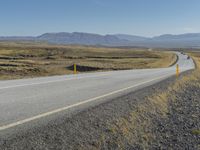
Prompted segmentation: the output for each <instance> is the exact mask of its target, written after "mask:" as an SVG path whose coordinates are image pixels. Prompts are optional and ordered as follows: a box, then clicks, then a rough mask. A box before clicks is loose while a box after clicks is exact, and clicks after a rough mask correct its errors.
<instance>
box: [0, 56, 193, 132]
mask: <svg viewBox="0 0 200 150" xmlns="http://www.w3.org/2000/svg"><path fill="white" fill-rule="evenodd" d="M177 55H178V57H179V60H178V62H177V63H178V64H179V66H180V71H181V72H184V71H187V70H190V69H193V68H194V63H193V60H192V59H189V60H188V59H187V56H186V55H182V54H180V53H177ZM175 71H176V67H175V65H174V66H172V67H169V68H159V69H138V70H126V71H110V72H101V73H99V72H98V73H85V74H78V75H66V76H55V77H44V78H35V79H22V80H12V81H0V132H3V131H5V130H10V129H13V128H16V127H19V126H21V127H22V126H24V125H26V124H27V123H29V124H31V122H35V123H36V124H37V123H38V122H39V121H40V120H45V119H46V118H48V117H49V116H51V115H55V114H59V113H64V112H66V111H69V110H71V111H73V110H75V109H79V107H80V106H83V105H84V106H89V105H91V104H97V103H99V102H102V101H104V100H106V99H108V98H110V97H114V96H117V95H120V94H125V93H126V92H128V91H129V92H130V91H133V90H136V89H139V88H143V87H145V86H148V85H151V84H154V83H156V82H159V81H161V80H163V79H166V78H168V77H170V76H172V75H175Z"/></svg>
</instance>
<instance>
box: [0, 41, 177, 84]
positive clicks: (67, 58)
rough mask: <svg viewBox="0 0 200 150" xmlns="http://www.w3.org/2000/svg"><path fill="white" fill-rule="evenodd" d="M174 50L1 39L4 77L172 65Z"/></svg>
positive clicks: (0, 67)
mask: <svg viewBox="0 0 200 150" xmlns="http://www.w3.org/2000/svg"><path fill="white" fill-rule="evenodd" d="M175 61H176V55H175V54H173V53H170V52H162V51H148V50H147V49H141V48H131V49H130V48H129V49H125V48H105V47H89V46H59V45H49V44H46V43H29V42H0V79H2V80H3V79H18V78H30V77H39V76H52V75H64V74H72V73H73V64H77V71H78V73H81V72H88V71H106V70H123V69H141V68H158V67H168V66H170V65H172V64H173V63H174V62H175Z"/></svg>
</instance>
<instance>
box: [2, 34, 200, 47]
mask: <svg viewBox="0 0 200 150" xmlns="http://www.w3.org/2000/svg"><path fill="white" fill-rule="evenodd" d="M0 41H45V42H49V43H53V44H80V45H102V46H135V47H152V48H154V47H162V48H200V33H187V34H180V35H172V34H165V35H161V36H156V37H152V38H148V37H142V36H134V35H126V34H115V35H99V34H91V33H80V32H73V33H67V32H61V33H45V34H42V35H40V36H37V37H31V36H30V37H19V36H10V37H0Z"/></svg>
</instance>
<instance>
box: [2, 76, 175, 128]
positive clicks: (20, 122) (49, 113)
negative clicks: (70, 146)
mask: <svg viewBox="0 0 200 150" xmlns="http://www.w3.org/2000/svg"><path fill="white" fill-rule="evenodd" d="M172 75H173V74H168V75H165V76H162V77H158V78H154V79H151V80H149V81H145V82H142V83H138V84H135V85H132V86H129V87H126V88H123V89H120V90H117V91H113V92H110V93H108V94H105V95H101V96H98V97H94V98H91V99H88V100H85V101H83V102H79V103H76V104H73V105H70V106H66V107H63V108H59V109H55V110H53V111H49V112H46V113H43V114H40V115H37V116H34V117H31V118H27V119H24V120H20V121H17V122H14V123H11V124H8V125H3V126H0V131H3V130H6V129H9V128H13V127H16V126H19V125H22V124H25V123H28V122H31V121H34V120H37V119H40V118H44V117H47V116H50V115H52V114H55V113H59V112H62V111H65V110H68V109H70V108H73V107H76V106H79V105H83V104H86V103H89V102H92V101H96V100H98V99H100V98H104V97H107V96H110V95H113V94H116V93H119V92H123V91H126V90H129V89H131V88H134V87H137V86H140V85H143V84H146V83H149V82H152V81H155V80H159V79H164V78H166V77H170V76H172Z"/></svg>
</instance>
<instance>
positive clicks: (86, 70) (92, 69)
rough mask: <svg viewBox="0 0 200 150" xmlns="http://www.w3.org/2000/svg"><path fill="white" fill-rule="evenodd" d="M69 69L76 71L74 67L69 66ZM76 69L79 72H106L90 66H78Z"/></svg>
mask: <svg viewBox="0 0 200 150" xmlns="http://www.w3.org/2000/svg"><path fill="white" fill-rule="evenodd" d="M67 69H69V70H71V71H73V70H74V65H71V66H68V67H67ZM76 69H77V71H78V72H89V71H99V70H104V69H103V68H98V67H90V66H81V65H76Z"/></svg>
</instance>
